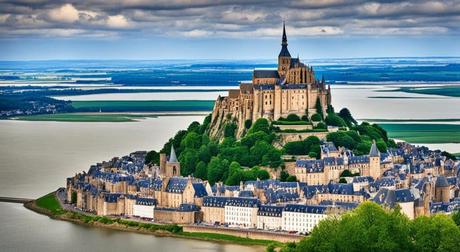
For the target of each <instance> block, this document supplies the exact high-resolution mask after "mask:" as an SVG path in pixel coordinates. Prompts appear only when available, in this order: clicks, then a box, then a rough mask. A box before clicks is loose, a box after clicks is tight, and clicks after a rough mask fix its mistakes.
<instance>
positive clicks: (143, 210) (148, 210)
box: [133, 204, 155, 219]
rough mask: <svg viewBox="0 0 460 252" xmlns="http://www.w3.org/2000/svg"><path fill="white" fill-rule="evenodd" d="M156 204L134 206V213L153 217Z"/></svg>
mask: <svg viewBox="0 0 460 252" xmlns="http://www.w3.org/2000/svg"><path fill="white" fill-rule="evenodd" d="M154 208H155V206H146V205H137V204H134V206H133V215H134V216H137V217H141V218H149V219H153V216H154V215H153V211H154Z"/></svg>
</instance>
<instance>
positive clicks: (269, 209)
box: [257, 205, 284, 217]
mask: <svg viewBox="0 0 460 252" xmlns="http://www.w3.org/2000/svg"><path fill="white" fill-rule="evenodd" d="M283 209H284V207H283V206H268V205H261V206H260V207H259V211H257V215H259V216H271V217H281V216H282V214H283Z"/></svg>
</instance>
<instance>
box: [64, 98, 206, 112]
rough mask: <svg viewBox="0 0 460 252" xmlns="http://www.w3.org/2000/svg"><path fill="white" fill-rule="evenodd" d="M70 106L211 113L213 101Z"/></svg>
mask: <svg viewBox="0 0 460 252" xmlns="http://www.w3.org/2000/svg"><path fill="white" fill-rule="evenodd" d="M72 106H73V107H74V108H76V109H77V110H79V111H82V112H86V111H88V112H91V111H92V112H95V111H100V110H101V111H103V112H147V111H148V112H159V111H211V110H212V109H213V106H214V101H201V100H196V101H195V100H191V101H188V100H178V101H73V102H72Z"/></svg>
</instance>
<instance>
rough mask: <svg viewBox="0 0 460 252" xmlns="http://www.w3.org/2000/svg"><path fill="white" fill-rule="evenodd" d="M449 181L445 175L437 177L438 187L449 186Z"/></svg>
mask: <svg viewBox="0 0 460 252" xmlns="http://www.w3.org/2000/svg"><path fill="white" fill-rule="evenodd" d="M448 186H449V182H447V179H446V177H444V176H438V177H437V178H436V187H448Z"/></svg>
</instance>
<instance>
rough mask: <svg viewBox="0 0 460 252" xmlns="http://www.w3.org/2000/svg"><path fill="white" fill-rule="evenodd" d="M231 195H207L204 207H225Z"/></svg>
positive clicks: (204, 199)
mask: <svg viewBox="0 0 460 252" xmlns="http://www.w3.org/2000/svg"><path fill="white" fill-rule="evenodd" d="M228 199H229V197H218V196H205V197H204V198H203V206H204V207H221V208H223V207H225V204H226V203H227V200H228Z"/></svg>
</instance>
